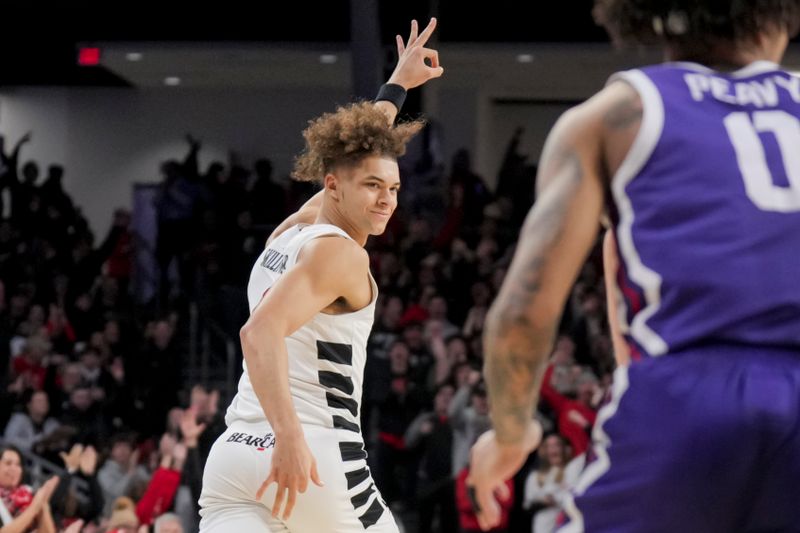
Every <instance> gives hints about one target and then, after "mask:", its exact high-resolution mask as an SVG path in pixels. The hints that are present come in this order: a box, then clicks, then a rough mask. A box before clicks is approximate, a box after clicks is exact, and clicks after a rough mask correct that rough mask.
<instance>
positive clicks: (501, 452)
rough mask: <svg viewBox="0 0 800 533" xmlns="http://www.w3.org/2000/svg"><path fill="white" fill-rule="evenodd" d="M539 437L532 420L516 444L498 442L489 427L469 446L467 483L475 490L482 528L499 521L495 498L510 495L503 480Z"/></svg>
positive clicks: (536, 427)
mask: <svg viewBox="0 0 800 533" xmlns="http://www.w3.org/2000/svg"><path fill="white" fill-rule="evenodd" d="M541 440H542V427H541V426H540V425H539V422H537V421H535V420H532V421H531V424H530V425H529V426H528V429H527V431H526V435H525V438H524V439H523V441H522V442H520V443H518V444H501V443H500V442H498V441H497V437H496V435H495V433H494V430H490V431H487V432H486V433H484V434H483V435H481V436H480V438H478V440H477V442H476V443H475V445H474V446H473V447H472V452H471V454H470V473H469V477H468V478H467V485H468V486H469V487H471V488H473V489H474V491H475V497H474V503H476V504H477V508H476V509H474V510H475V514H476V515H477V517H478V524H480V526H481V529H483V530H484V531H486V530H489V529H491V528H493V527H496V526H498V525H499V524H500V518H501V515H500V504H499V503H498V502H497V498H498V497H499V498H500V499H503V500H505V499H508V498H509V497H510V494H509V492H508V486H506V483H505V481H506V480H507V479H511V477H513V476H514V474H516V473H517V471H518V470H519V469H520V467H522V465H523V464H524V463H525V459H526V458H527V457H528V454H530V453H531V452H532V451H533V450H535V449H536V447H537V446H539V443H540V442H541Z"/></svg>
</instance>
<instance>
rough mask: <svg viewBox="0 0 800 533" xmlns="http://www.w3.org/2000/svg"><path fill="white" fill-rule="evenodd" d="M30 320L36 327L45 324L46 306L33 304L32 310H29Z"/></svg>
mask: <svg viewBox="0 0 800 533" xmlns="http://www.w3.org/2000/svg"><path fill="white" fill-rule="evenodd" d="M28 322H30V324H31V326H33V327H34V328H36V327H38V326H41V325H43V324H44V322H45V316H44V307H42V306H41V305H32V306H31V309H30V311H28Z"/></svg>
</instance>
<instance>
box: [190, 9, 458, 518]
mask: <svg viewBox="0 0 800 533" xmlns="http://www.w3.org/2000/svg"><path fill="white" fill-rule="evenodd" d="M435 25H436V21H435V19H432V20H431V22H430V24H429V25H428V26H427V27H426V28H425V29H424V30H423V31H422V32H421V33H418V31H417V26H416V22H412V29H411V34H410V36H409V39H408V41H407V42H406V43H403V40H402V38H401V37H399V36H398V38H397V44H398V53H399V60H398V63H397V66H396V68H395V70H394V72H393V73H392V75H391V77H390V78H389V81H388V83H387V84H385V85H384V86H383V87H382V88H381V91H380V92H379V94H378V97H377V99H376V100H377V101H376V102H375V103H368V102H363V103H359V104H352V105H350V106H347V107H343V108H339V109H337V111H336V112H335V113H328V114H325V115H323V116H322V117H320V118H318V119H316V120H314V121H312V122H311V123H310V125H309V127H308V128H307V129H306V130H305V131H304V132H303V135H304V137H305V139H306V149H305V151H304V152H303V154H302V155H301V156H300V157H299V158H298V160H297V161H296V165H295V170H294V173H293V175H294V177H295V178H296V179H300V180H305V181H317V182H318V183H321V184H322V185H323V187H324V189H323V190H322V191H321V192H320V193H319V194H317V195H316V196H315V197H314V198H312V200H310V201H309V202H308V203H307V204H306V205H305V206H304V207H303V208H302V209H301V210H300V211H298V213H296V214H295V215H293V216H291V217H290V218H289V219H287V221H285V222H284V223H283V224H281V226H279V227H278V228H277V229H276V231H275V233H273V235H272V236H271V237H270V239H269V241H268V244H267V248H266V249H265V250H264V252H263V253H262V254H261V256H260V257H259V258H258V260H257V261H256V263H255V265H254V266H253V270H252V272H251V275H250V282H249V286H248V300H249V305H250V312H251V314H250V319H249V320H248V321H247V323H246V324H245V326H244V327H243V328H242V331H241V340H242V348H243V352H244V373H243V374H242V377H241V380H240V382H239V390H238V393H237V395H236V397H235V398H234V399H233V401H232V403H231V405H230V407H229V408H228V411H227V414H226V423H227V425H228V429H227V431H226V432H225V433H223V434H222V435H221V436H220V438H219V439H217V441H216V443H215V444H214V446H213V448H212V449H211V453H210V455H209V458H208V462H207V464H206V469H205V472H204V476H203V492H202V495H201V497H200V506H201V511H200V515H201V517H202V520H201V522H200V530H201V531H203V532H206V533H210V532H213V533H216V532H228V531H233V532H237V533H250V532H255V531H269V532H272V533H277V532H293V533H296V532H308V533H318V532H334V531H336V532H349V531H364V530H368V531H370V532H396V531H398V528H397V525H396V523H395V521H394V518H393V517H392V514H391V512H390V511H389V509H388V508H387V507H386V505H385V503H384V502H383V500H382V498H381V496H380V493H379V492H378V490H377V488H376V487H375V485H374V483H373V481H372V477H371V475H370V472H369V469H368V467H367V464H366V460H365V459H366V452H365V451H364V443H363V438H362V436H361V431H360V428H359V425H358V422H359V411H360V404H361V391H362V378H363V370H364V364H365V362H366V343H367V337H368V335H369V332H370V329H371V327H372V322H373V317H374V312H375V301H376V298H377V294H378V288H377V286H376V284H375V281H374V279H373V278H372V276H371V274H370V271H369V257H368V255H367V252H366V251H365V250H364V244H365V243H366V241H367V238H368V236H369V235H379V234H381V233H382V232H383V231H384V229H385V227H386V224H387V222H388V221H389V218H390V217H391V215H392V212H393V211H394V209H395V207H396V205H397V193H398V189H399V186H400V177H399V170H398V166H397V158H398V157H399V156H400V155H402V154H403V152H404V151H405V145H406V143H407V142H408V140H409V139H410V138H411V137H412V136H413V135H415V134H416V133H417V132H418V131H419V130H420V129H421V127H422V123H421V122H419V121H416V122H411V123H406V124H400V125H398V126H392V124H393V122H394V119H395V116H396V115H397V112H398V110H399V107H400V105H402V98H403V97H404V95H405V90H407V89H411V88H413V87H417V86H419V85H422V84H423V83H425V82H426V81H428V80H429V79H431V78H435V77H438V76H441V74H442V72H443V69H442V68H441V67H440V66H439V61H438V55H437V52H436V51H435V50H432V49H428V48H425V43H426V41H427V40H428V38H429V37H430V35H431V33H432V32H433V30H434V28H435ZM426 60H427V62H428V63H427V64H426Z"/></svg>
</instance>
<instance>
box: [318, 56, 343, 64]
mask: <svg viewBox="0 0 800 533" xmlns="http://www.w3.org/2000/svg"><path fill="white" fill-rule="evenodd" d="M337 61H339V56H337V55H336V54H322V55H321V56H319V62H320V63H323V64H325V65H332V64H334V63H336V62H337Z"/></svg>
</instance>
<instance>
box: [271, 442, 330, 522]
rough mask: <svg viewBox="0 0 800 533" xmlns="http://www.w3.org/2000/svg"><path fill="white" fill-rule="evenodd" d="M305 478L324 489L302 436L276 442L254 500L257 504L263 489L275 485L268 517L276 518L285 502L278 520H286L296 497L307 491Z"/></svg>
mask: <svg viewBox="0 0 800 533" xmlns="http://www.w3.org/2000/svg"><path fill="white" fill-rule="evenodd" d="M309 478H310V479H311V481H313V482H314V484H315V485H317V486H320V487H322V486H323V485H324V483H323V482H322V480H321V479H320V478H319V473H318V472H317V461H316V459H314V456H313V455H312V454H311V450H310V449H309V448H308V444H306V440H305V438H304V437H303V435H302V433H301V434H300V437H299V438H296V439H287V438H281V439H277V438H276V439H275V449H274V451H273V453H272V465H271V466H270V472H269V476H267V479H266V480H265V481H264V483H262V484H261V487H260V488H259V489H258V492H256V500H259V501H260V500H261V497H262V496H263V495H264V491H266V490H267V487H269V485H270V484H271V483H276V484H277V485H278V490H277V492H276V493H275V501H274V502H273V504H272V516H273V517H274V518H278V516H279V515H280V512H281V506H282V505H284V501H285V506H284V508H283V515H282V516H281V519H282V520H287V519H288V518H289V516H291V514H292V509H294V504H295V501H296V500H297V493H298V492H300V493H303V492H305V491H306V488H308V480H309Z"/></svg>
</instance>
